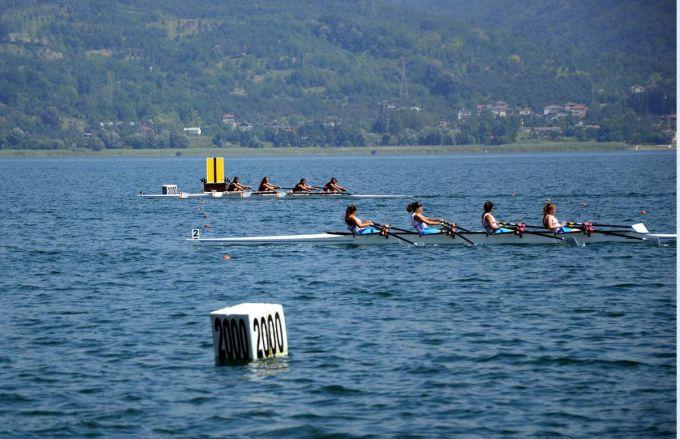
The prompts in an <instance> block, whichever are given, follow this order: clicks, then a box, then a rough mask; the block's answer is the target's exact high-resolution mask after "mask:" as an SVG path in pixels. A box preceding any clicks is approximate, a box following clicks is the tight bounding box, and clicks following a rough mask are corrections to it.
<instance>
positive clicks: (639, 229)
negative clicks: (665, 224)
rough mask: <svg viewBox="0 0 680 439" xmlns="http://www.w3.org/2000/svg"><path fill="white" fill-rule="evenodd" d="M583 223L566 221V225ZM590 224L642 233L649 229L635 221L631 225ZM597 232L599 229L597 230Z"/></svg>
mask: <svg viewBox="0 0 680 439" xmlns="http://www.w3.org/2000/svg"><path fill="white" fill-rule="evenodd" d="M583 224H584V223H577V222H575V221H570V222H568V223H567V225H576V226H581V225H583ZM590 225H591V226H593V227H614V228H619V229H633V230H635V231H636V232H637V233H640V234H644V233H649V230H647V227H645V225H644V224H643V223H637V224H631V225H621V224H600V223H590ZM598 232H599V230H598Z"/></svg>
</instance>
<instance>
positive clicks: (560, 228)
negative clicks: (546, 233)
mask: <svg viewBox="0 0 680 439" xmlns="http://www.w3.org/2000/svg"><path fill="white" fill-rule="evenodd" d="M556 213H557V206H556V205H555V203H546V204H545V206H543V227H545V228H546V229H548V230H552V231H553V232H555V233H569V232H573V231H575V230H576V229H572V228H571V227H567V226H566V224H567V223H566V222H560V221H559V220H558V219H557V217H556V216H555V214H556Z"/></svg>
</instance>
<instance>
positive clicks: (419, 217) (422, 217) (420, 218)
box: [416, 215, 442, 226]
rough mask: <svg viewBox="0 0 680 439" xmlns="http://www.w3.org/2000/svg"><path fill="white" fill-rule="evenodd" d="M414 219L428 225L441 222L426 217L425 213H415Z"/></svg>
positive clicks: (435, 224) (436, 224)
mask: <svg viewBox="0 0 680 439" xmlns="http://www.w3.org/2000/svg"><path fill="white" fill-rule="evenodd" d="M416 220H418V221H420V222H423V223H425V224H427V225H428V226H438V225H441V224H442V222H441V220H435V219H431V218H428V217H426V216H425V215H416Z"/></svg>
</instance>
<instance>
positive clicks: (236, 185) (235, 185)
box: [227, 177, 250, 192]
mask: <svg viewBox="0 0 680 439" xmlns="http://www.w3.org/2000/svg"><path fill="white" fill-rule="evenodd" d="M247 189H250V188H249V187H248V186H246V185H245V184H241V182H240V181H239V179H238V177H234V181H232V182H231V183H229V187H228V188H227V192H239V191H245V190H247Z"/></svg>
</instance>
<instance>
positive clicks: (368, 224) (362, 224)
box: [352, 216, 373, 227]
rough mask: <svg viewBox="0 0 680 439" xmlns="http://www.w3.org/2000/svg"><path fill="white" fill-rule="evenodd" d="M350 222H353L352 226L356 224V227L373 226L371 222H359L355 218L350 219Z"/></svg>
mask: <svg viewBox="0 0 680 439" xmlns="http://www.w3.org/2000/svg"><path fill="white" fill-rule="evenodd" d="M352 221H354V224H356V226H357V227H368V226H372V225H373V221H369V220H366V221H359V218H357V217H356V216H353V217H352Z"/></svg>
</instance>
